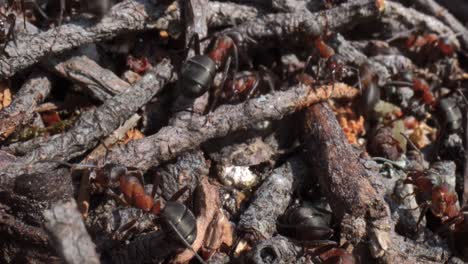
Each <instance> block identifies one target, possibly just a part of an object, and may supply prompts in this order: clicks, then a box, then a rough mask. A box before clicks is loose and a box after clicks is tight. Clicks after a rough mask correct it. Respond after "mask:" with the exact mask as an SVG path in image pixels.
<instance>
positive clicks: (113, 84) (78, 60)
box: [43, 55, 130, 102]
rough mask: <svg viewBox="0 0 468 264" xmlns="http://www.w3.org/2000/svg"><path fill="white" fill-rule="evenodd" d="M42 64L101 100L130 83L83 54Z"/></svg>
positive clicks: (125, 87) (123, 89)
mask: <svg viewBox="0 0 468 264" xmlns="http://www.w3.org/2000/svg"><path fill="white" fill-rule="evenodd" d="M43 64H45V65H46V66H47V67H48V68H50V69H52V70H53V71H54V72H55V73H57V74H59V75H60V76H62V77H64V78H67V79H68V80H70V81H72V82H74V83H76V84H78V85H80V86H82V87H84V88H85V89H87V91H88V93H89V94H91V95H92V96H93V97H94V98H96V99H99V100H100V101H102V102H104V101H106V100H108V99H110V98H112V96H114V95H116V94H120V93H122V92H124V91H125V90H126V89H127V88H128V87H130V84H128V83H127V82H125V81H123V80H122V79H120V78H119V77H118V76H117V75H115V74H114V73H113V72H112V71H110V70H107V69H104V68H102V67H101V66H99V65H98V64H97V63H96V62H95V61H93V60H91V59H89V58H88V57H86V56H84V55H81V56H73V57H71V58H69V59H67V60H60V59H51V60H47V61H46V62H44V63H43Z"/></svg>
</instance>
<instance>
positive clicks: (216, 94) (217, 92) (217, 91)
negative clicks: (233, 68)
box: [208, 56, 232, 112]
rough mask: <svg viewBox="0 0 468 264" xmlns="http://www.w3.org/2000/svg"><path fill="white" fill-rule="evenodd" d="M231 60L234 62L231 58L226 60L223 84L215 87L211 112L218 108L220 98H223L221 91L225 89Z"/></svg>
mask: <svg viewBox="0 0 468 264" xmlns="http://www.w3.org/2000/svg"><path fill="white" fill-rule="evenodd" d="M231 60H232V58H231V56H229V57H228V59H227V60H226V63H225V66H224V71H223V79H222V80H221V84H220V85H219V86H217V87H215V89H214V91H213V101H212V102H211V105H210V107H209V108H208V109H209V110H208V111H209V112H212V111H213V110H214V109H215V108H216V107H217V104H218V100H219V97H220V96H221V91H222V90H223V88H224V83H225V82H226V79H227V75H228V73H229V68H230V65H231Z"/></svg>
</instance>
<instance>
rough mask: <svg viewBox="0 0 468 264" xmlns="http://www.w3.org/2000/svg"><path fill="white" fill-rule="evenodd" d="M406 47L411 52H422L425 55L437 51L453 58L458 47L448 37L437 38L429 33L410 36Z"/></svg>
mask: <svg viewBox="0 0 468 264" xmlns="http://www.w3.org/2000/svg"><path fill="white" fill-rule="evenodd" d="M406 47H407V48H408V49H411V50H415V51H421V52H422V53H424V54H429V53H431V52H434V51H437V52H439V53H440V54H441V55H443V56H448V57H450V56H453V54H454V53H455V52H456V51H457V47H456V46H455V44H454V43H453V42H451V40H450V38H448V37H446V36H437V35H436V34H433V33H429V34H424V35H410V36H409V37H408V39H407V40H406Z"/></svg>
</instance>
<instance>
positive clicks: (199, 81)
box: [177, 34, 240, 111]
mask: <svg viewBox="0 0 468 264" xmlns="http://www.w3.org/2000/svg"><path fill="white" fill-rule="evenodd" d="M239 37H240V36H239ZM234 39H235V36H234V35H232V34H231V35H222V36H219V37H218V38H216V39H215V41H214V44H213V45H212V48H211V49H210V51H209V52H208V53H207V54H204V55H200V39H199V36H198V34H195V35H194V36H193V37H192V38H191V39H190V42H189V45H188V46H189V47H190V46H191V45H193V44H194V45H195V54H196V55H195V56H193V57H191V58H189V59H187V60H186V61H185V62H184V64H183V65H182V69H181V71H180V78H179V81H178V83H177V85H178V89H179V90H180V92H181V93H182V94H183V95H184V96H186V97H188V98H197V97H200V96H201V95H203V94H204V93H205V92H207V91H208V90H209V89H210V88H211V85H212V84H213V81H214V77H215V74H216V72H217V71H218V70H219V69H220V68H221V67H222V66H223V65H224V70H223V78H222V81H221V85H220V86H219V88H222V87H223V86H224V83H225V81H226V79H227V75H228V72H229V68H230V66H231V63H233V64H234V74H233V76H235V75H236V72H237V69H238V50H237V44H236V41H235V40H234ZM219 95H220V91H219V89H216V90H215V91H214V92H213V100H212V102H211V106H210V109H209V110H210V111H212V110H214V108H215V106H216V103H217V100H218V99H219Z"/></svg>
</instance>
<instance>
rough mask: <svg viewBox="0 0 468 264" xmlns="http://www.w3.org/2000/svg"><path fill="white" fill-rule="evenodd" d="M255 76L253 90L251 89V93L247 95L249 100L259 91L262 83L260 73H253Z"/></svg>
mask: <svg viewBox="0 0 468 264" xmlns="http://www.w3.org/2000/svg"><path fill="white" fill-rule="evenodd" d="M253 75H254V76H255V83H254V85H253V87H252V89H250V91H249V93H248V94H247V100H249V99H250V98H252V97H253V96H254V94H255V92H256V91H257V90H258V84H259V83H260V74H258V72H255V73H253Z"/></svg>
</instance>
